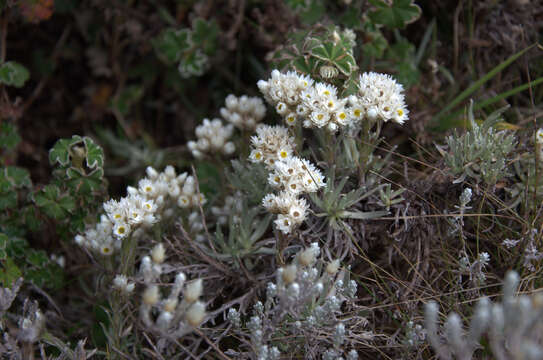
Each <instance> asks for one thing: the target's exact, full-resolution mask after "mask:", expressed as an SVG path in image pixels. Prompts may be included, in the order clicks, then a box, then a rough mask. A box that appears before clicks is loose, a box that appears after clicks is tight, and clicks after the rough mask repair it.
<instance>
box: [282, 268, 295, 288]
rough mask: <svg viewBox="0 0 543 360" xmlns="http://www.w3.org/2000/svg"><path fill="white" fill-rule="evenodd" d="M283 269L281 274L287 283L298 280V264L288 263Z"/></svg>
mask: <svg viewBox="0 0 543 360" xmlns="http://www.w3.org/2000/svg"><path fill="white" fill-rule="evenodd" d="M282 269H283V273H282V274H281V276H282V278H283V281H284V282H285V284H286V285H288V284H290V283H291V282H293V281H294V280H296V272H297V271H298V269H297V268H296V264H290V265H287V266H285V267H283V268H282Z"/></svg>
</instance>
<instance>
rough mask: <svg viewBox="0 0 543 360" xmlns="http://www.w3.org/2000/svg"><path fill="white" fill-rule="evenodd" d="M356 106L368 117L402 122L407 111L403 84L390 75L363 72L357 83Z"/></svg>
mask: <svg viewBox="0 0 543 360" xmlns="http://www.w3.org/2000/svg"><path fill="white" fill-rule="evenodd" d="M357 105H358V106H361V107H363V108H364V109H365V112H366V115H367V117H368V118H370V119H381V120H383V121H388V120H393V121H395V122H397V123H398V124H403V123H404V122H405V121H406V120H407V119H408V114H409V111H408V110H407V106H406V105H405V101H404V95H403V86H402V85H401V84H399V83H398V82H396V80H394V79H393V78H392V77H391V76H390V75H386V74H378V73H374V72H369V73H364V74H362V75H361V76H360V79H359V83H358V102H357Z"/></svg>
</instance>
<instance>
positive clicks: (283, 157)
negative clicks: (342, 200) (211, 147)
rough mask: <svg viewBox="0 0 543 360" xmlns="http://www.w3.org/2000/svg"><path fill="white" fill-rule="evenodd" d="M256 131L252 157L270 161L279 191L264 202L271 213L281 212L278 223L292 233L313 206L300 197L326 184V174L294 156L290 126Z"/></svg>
mask: <svg viewBox="0 0 543 360" xmlns="http://www.w3.org/2000/svg"><path fill="white" fill-rule="evenodd" d="M256 132H257V135H256V136H253V137H252V138H251V143H252V146H253V149H252V151H251V154H250V155H249V160H250V161H252V162H255V163H259V162H262V163H264V164H266V166H267V168H268V170H270V174H269V176H268V182H269V184H270V185H271V186H272V187H274V188H275V189H277V190H279V194H268V195H266V196H265V197H264V199H262V204H263V205H264V207H265V208H266V209H267V210H268V211H269V212H271V213H274V214H279V215H278V216H277V219H276V220H275V225H276V227H277V229H279V230H280V231H281V232H283V233H284V234H289V233H290V232H291V231H292V230H293V229H294V228H295V227H297V226H299V225H300V224H301V223H302V222H303V221H304V220H305V217H306V213H307V209H308V208H309V205H308V204H307V202H306V201H305V199H303V198H301V197H299V196H300V195H302V194H305V193H312V192H315V191H317V190H318V189H319V188H321V187H323V186H324V185H325V184H324V176H323V175H322V173H321V172H320V170H319V169H317V168H316V167H315V166H314V165H313V164H311V162H309V161H308V160H306V159H301V158H299V157H296V156H294V155H293V152H294V147H295V143H294V138H292V137H290V136H289V134H288V129H286V128H284V127H281V126H275V127H272V126H267V125H261V126H259V127H258V128H257V129H256Z"/></svg>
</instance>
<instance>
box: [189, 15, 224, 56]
mask: <svg viewBox="0 0 543 360" xmlns="http://www.w3.org/2000/svg"><path fill="white" fill-rule="evenodd" d="M218 33H219V27H218V26H217V23H216V22H215V21H214V20H210V21H205V20H204V19H201V18H197V19H195V20H194V22H193V23H192V41H193V43H194V45H196V46H199V47H200V48H201V49H202V50H203V52H204V53H205V54H207V55H213V54H214V53H215V50H216V48H217V34H218Z"/></svg>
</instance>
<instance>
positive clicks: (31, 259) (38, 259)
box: [26, 249, 49, 268]
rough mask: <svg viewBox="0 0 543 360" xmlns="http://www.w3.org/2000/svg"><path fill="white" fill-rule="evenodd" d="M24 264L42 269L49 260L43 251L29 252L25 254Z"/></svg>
mask: <svg viewBox="0 0 543 360" xmlns="http://www.w3.org/2000/svg"><path fill="white" fill-rule="evenodd" d="M26 262H27V263H29V264H30V265H34V266H37V267H40V268H41V267H44V266H45V265H46V264H47V263H48V262H49V258H48V257H47V254H46V253H45V251H43V250H33V249H32V250H30V251H28V252H27V254H26Z"/></svg>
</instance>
